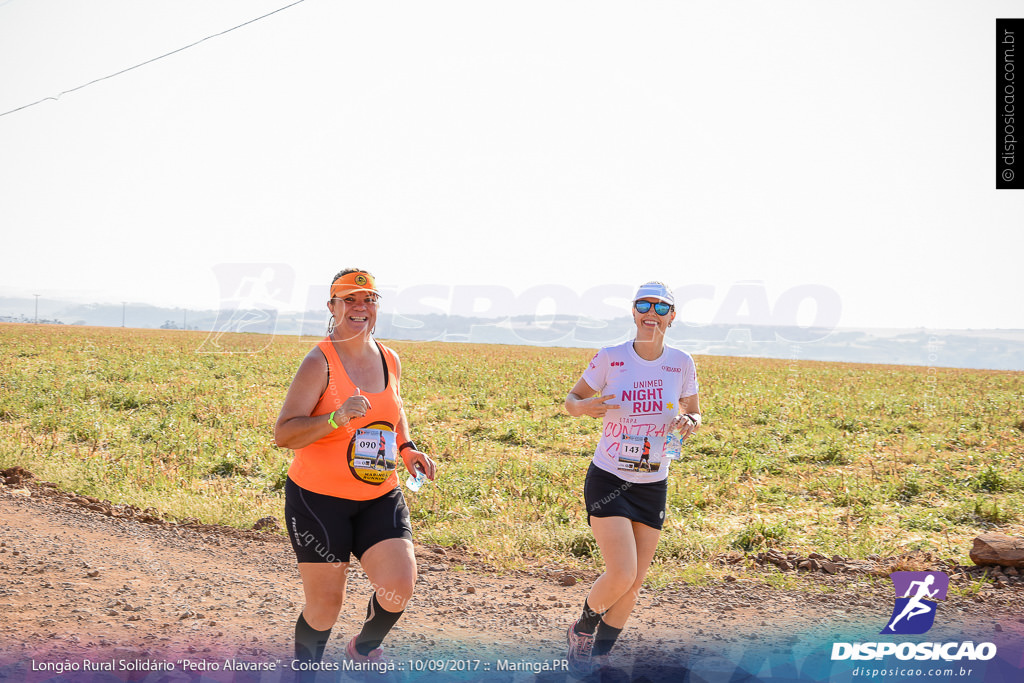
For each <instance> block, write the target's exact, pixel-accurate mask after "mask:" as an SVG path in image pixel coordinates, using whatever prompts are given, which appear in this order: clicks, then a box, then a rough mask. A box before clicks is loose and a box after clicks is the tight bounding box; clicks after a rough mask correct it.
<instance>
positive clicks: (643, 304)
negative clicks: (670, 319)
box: [633, 301, 672, 315]
mask: <svg viewBox="0 0 1024 683" xmlns="http://www.w3.org/2000/svg"><path fill="white" fill-rule="evenodd" d="M651 306H654V312H655V313H657V314H658V315H668V312H669V311H670V310H672V306H670V305H669V304H667V303H665V302H664V301H659V302H658V303H656V304H652V303H651V302H650V301H634V302H633V307H634V308H636V312H637V313H646V312H647V311H649V310H651Z"/></svg>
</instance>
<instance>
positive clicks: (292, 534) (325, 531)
mask: <svg viewBox="0 0 1024 683" xmlns="http://www.w3.org/2000/svg"><path fill="white" fill-rule="evenodd" d="M284 516H285V522H286V523H287V524H288V537H289V538H290V539H291V541H292V549H294V550H295V557H296V558H298V561H299V562H329V563H335V562H348V561H349V556H350V554H354V555H355V556H356V557H357V558H359V557H362V555H363V553H364V552H366V551H367V550H369V549H370V548H371V547H373V546H374V545H375V544H377V543H379V542H381V541H385V540H387V539H389V538H407V539H409V540H410V541H412V526H411V525H410V524H409V508H408V507H406V505H405V498H404V497H403V496H402V490H401V489H400V488H398V487H397V486H396V487H395V488H394V489H392V490H391V491H389V492H387V493H385V494H384V495H383V496H381V497H379V498H373V499H371V500H348V499H347V498H337V497H335V496H326V495H324V494H322V493H313V492H312V491H308V490H306V489H304V488H302V487H301V486H299V485H298V484H296V483H295V482H293V481H292V480H291V479H288V480H287V481H286V482H285V486H284Z"/></svg>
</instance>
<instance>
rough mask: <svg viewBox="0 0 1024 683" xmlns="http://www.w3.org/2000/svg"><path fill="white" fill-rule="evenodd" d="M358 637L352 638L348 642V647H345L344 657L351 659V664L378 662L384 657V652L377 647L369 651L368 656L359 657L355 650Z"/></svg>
mask: <svg viewBox="0 0 1024 683" xmlns="http://www.w3.org/2000/svg"><path fill="white" fill-rule="evenodd" d="M358 637H359V636H352V640H350V641H348V645H346V646H345V656H346V657H348V658H349V659H351V660H352V661H353V662H379V661H381V658H382V657H383V656H384V650H382V649H380V648H379V647H378V648H376V649H374V650H370V653H369V654H365V655H361V654H359V651H358V650H356V638H358Z"/></svg>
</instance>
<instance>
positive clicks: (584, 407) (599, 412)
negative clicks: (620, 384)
mask: <svg viewBox="0 0 1024 683" xmlns="http://www.w3.org/2000/svg"><path fill="white" fill-rule="evenodd" d="M569 396H570V397H573V398H576V401H575V404H574V408H575V410H574V411H573V414H574V415H589V416H590V417H596V418H599V419H600V418H602V417H604V415H605V413H607V412H608V411H609V410H618V408H619V406H618V405H609V404H608V403H607V401H610V400H611V399H613V398H615V394H608V395H607V396H594V397H591V398H579V397H578V396H576V395H575V394H570V395H569Z"/></svg>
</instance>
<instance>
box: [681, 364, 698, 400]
mask: <svg viewBox="0 0 1024 683" xmlns="http://www.w3.org/2000/svg"><path fill="white" fill-rule="evenodd" d="M699 391H700V385H699V384H698V383H697V364H696V363H694V362H693V356H691V355H690V354H686V362H684V363H683V390H682V391H681V392H680V393H679V398H684V397H686V396H693V395H694V394H696V393H698V392H699Z"/></svg>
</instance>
